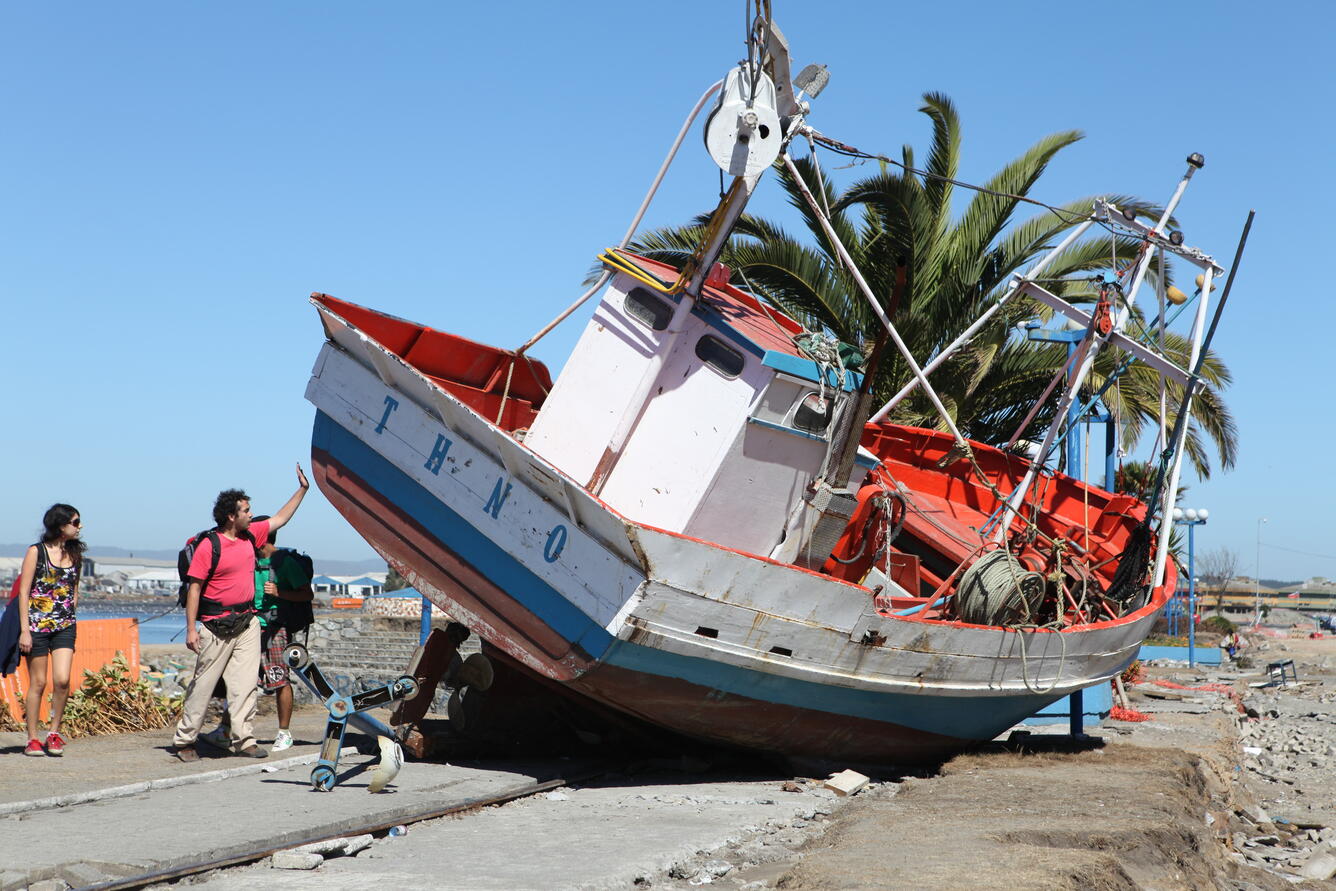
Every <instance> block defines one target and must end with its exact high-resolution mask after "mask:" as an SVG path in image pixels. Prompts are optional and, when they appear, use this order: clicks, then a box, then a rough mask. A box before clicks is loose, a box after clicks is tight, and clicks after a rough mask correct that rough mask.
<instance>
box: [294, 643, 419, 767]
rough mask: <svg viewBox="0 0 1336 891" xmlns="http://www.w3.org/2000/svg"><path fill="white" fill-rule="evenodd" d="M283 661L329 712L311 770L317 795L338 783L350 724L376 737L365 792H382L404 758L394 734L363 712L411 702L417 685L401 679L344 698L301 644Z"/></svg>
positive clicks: (406, 677)
mask: <svg viewBox="0 0 1336 891" xmlns="http://www.w3.org/2000/svg"><path fill="white" fill-rule="evenodd" d="M283 660H284V661H285V662H286V663H287V664H288V667H289V668H291V669H292V670H293V672H294V673H295V674H296V675H297V677H298V678H300V679H301V681H302V683H304V684H305V685H306V686H307V688H308V689H309V690H310V691H311V692H312V693H314V694H315V696H316V698H317V699H319V700H321V701H322V702H323V703H324V705H325V708H326V709H327V710H328V711H329V723H327V724H326V725H325V738H324V741H323V742H322V743H321V744H320V759H319V760H318V761H317V762H316V764H315V767H314V768H313V769H312V770H311V786H312V787H313V788H314V789H316V790H317V791H320V792H328V791H330V790H331V789H333V788H334V784H335V783H336V782H337V781H338V767H339V752H340V751H341V750H342V748H343V735H344V733H345V732H346V731H347V729H348V724H350V723H352V724H355V725H356V726H357V727H358V729H360V730H363V731H365V732H367V733H369V734H371V735H373V736H375V737H376V739H377V741H378V742H379V744H380V764H378V765H377V766H376V768H375V770H374V771H373V773H372V776H371V783H370V785H369V786H368V787H367V789H368V791H371V792H379V791H380V790H381V789H384V788H385V786H386V785H388V784H389V783H390V781H391V780H393V779H394V778H395V777H396V776H397V775H398V773H399V769H400V768H401V767H403V763H404V754H403V750H402V749H401V748H400V747H399V743H398V741H397V740H396V739H395V736H394V731H393V730H391V729H390V728H389V727H387V726H385V725H384V724H382V723H381V722H380V721H378V720H376V719H375V718H373V717H371V715H369V714H366V712H367V711H368V710H369V709H373V708H379V707H381V706H385V705H390V704H392V703H396V702H401V701H403V700H408V699H412V698H413V697H415V696H417V694H418V689H419V687H418V682H417V681H416V680H415V679H414V678H412V677H409V676H408V675H404V676H403V677H401V678H399V679H398V680H396V681H391V682H390V683H388V684H384V685H382V686H380V687H375V688H373V689H370V690H364V691H362V692H361V693H354V694H353V695H351V696H344V695H343V694H342V693H340V692H339V691H338V690H336V689H334V687H333V685H332V684H330V682H329V681H328V680H327V679H326V678H325V675H324V673H323V672H321V671H320V666H318V665H316V664H315V662H314V661H313V660H312V659H311V654H310V652H309V651H307V649H306V647H304V646H302V645H301V644H292V645H291V646H289V647H288V648H287V649H285V650H284V651H283Z"/></svg>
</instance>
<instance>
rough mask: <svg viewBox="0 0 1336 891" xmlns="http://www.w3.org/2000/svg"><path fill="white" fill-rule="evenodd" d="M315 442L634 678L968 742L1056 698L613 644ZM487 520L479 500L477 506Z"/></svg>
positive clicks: (438, 515)
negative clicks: (855, 685) (674, 681)
mask: <svg viewBox="0 0 1336 891" xmlns="http://www.w3.org/2000/svg"><path fill="white" fill-rule="evenodd" d="M312 443H313V445H315V446H316V447H317V448H319V449H322V450H324V451H326V452H328V453H329V454H330V456H331V457H333V458H334V459H335V460H336V461H338V462H339V463H340V464H342V465H343V466H345V467H346V468H348V470H349V471H351V472H353V473H355V474H357V475H358V476H359V477H361V478H362V479H363V480H365V481H366V482H367V483H368V484H369V485H371V486H372V487H373V488H375V489H376V490H377V491H379V492H380V493H382V494H383V495H385V496H386V497H387V498H388V499H389V500H390V501H391V502H392V503H394V504H395V505H397V506H398V508H399V509H400V510H402V511H403V512H404V513H405V514H406V515H408V516H410V517H412V518H413V520H414V521H415V522H416V523H418V524H419V525H420V526H422V527H423V528H425V529H426V530H427V531H428V532H429V533H430V534H431V535H432V536H434V537H435V538H436V539H437V540H438V541H440V542H441V543H442V544H443V545H445V546H446V547H448V548H449V549H450V550H451V551H453V552H455V553H456V554H458V555H459V556H460V557H461V558H462V559H464V560H466V561H467V562H468V563H469V564H470V565H471V566H473V567H474V568H475V569H477V570H478V571H479V572H480V573H482V574H483V575H485V576H487V577H488V578H489V579H491V580H492V581H493V582H494V583H495V584H496V585H497V586H498V587H500V588H502V589H503V590H505V591H507V592H509V593H510V595H511V596H512V597H514V598H515V599H516V601H517V602H519V603H520V604H522V605H523V606H524V607H525V608H526V609H528V610H529V611H530V612H531V613H532V614H533V615H534V616H535V617H536V618H538V619H539V620H541V621H542V622H544V623H545V624H547V625H548V626H549V627H550V628H552V629H553V630H554V631H555V632H556V633H558V634H560V635H561V636H562V637H563V638H565V639H566V640H567V641H574V642H575V644H576V646H579V647H581V648H582V649H583V650H584V651H585V652H586V653H588V654H589V655H590V656H591V657H593V658H595V659H601V660H604V661H606V662H607V663H608V664H610V665H616V666H618V667H620V668H624V669H627V670H629V671H634V672H639V673H643V674H647V675H652V676H658V677H666V678H678V679H681V680H684V681H687V682H688V683H691V684H695V685H698V686H700V687H703V688H705V689H707V690H720V691H723V692H725V693H731V694H734V695H737V696H743V697H746V698H748V699H753V700H757V701H759V702H772V703H777V704H780V705H786V706H790V707H793V708H799V709H807V710H811V711H817V712H826V713H830V714H836V715H846V716H850V717H857V718H865V719H868V720H873V721H880V722H885V723H888V724H894V725H900V726H903V727H909V728H912V729H915V730H920V731H923V732H926V733H934V734H939V735H942V736H948V737H953V738H956V739H962V740H978V739H991V738H992V737H993V736H996V735H997V733H999V732H1001V731H1002V730H1004V729H1006V728H1007V727H1010V726H1011V725H1012V724H1015V723H1016V722H1018V721H1020V720H1021V719H1023V718H1025V717H1028V716H1029V715H1032V714H1034V713H1035V712H1037V711H1038V710H1039V709H1041V708H1043V707H1044V706H1046V705H1048V704H1049V703H1051V702H1054V701H1056V699H1058V698H1060V697H1055V696H1045V695H1041V694H1026V695H1022V696H969V697H964V696H934V695H931V694H925V695H913V694H901V693H886V692H873V691H867V690H855V689H850V688H847V687H836V686H832V685H827V684H819V683H814V682H811V681H801V680H796V679H793V678H787V677H782V676H779V675H774V674H769V673H766V672H761V671H756V670H753V669H748V668H740V667H736V666H731V665H726V664H723V663H720V662H716V661H713V660H710V659H704V658H697V657H691V656H683V655H679V654H675V653H668V652H664V651H662V650H656V649H653V648H650V647H645V646H642V645H640V644H633V643H628V642H625V641H618V640H615V639H614V638H613V637H612V636H611V635H609V634H608V633H607V631H606V630H605V629H604V628H603V627H602V626H599V625H596V624H594V622H593V621H592V620H591V619H589V617H587V616H585V615H584V613H582V612H580V610H579V609H577V608H576V607H575V606H574V605H572V604H571V603H570V602H569V601H567V600H566V599H565V598H564V597H562V595H561V594H560V593H559V592H558V591H557V590H556V589H555V588H553V587H552V586H550V585H549V584H547V583H546V582H544V581H543V580H542V579H541V578H539V577H538V576H536V575H534V574H533V573H532V572H530V571H529V570H528V569H527V568H525V567H524V566H523V564H521V563H519V562H518V561H517V560H516V559H515V558H514V557H512V556H511V555H510V554H508V553H507V552H506V551H504V550H503V549H502V548H501V547H499V546H498V545H496V544H494V543H493V542H492V541H491V540H490V539H488V538H487V537H486V536H484V535H483V534H482V533H481V532H479V531H478V529H477V528H476V527H475V526H474V525H473V524H472V523H470V522H469V521H468V520H466V519H465V518H464V517H462V516H460V515H459V514H457V513H455V512H454V511H453V510H451V509H450V508H448V507H447V506H445V505H444V504H442V503H441V502H440V500H439V499H437V498H436V497H435V496H434V495H432V494H431V493H430V492H428V491H427V490H426V489H424V488H423V487H422V486H421V485H420V484H419V483H418V482H417V481H416V480H414V479H413V478H412V477H410V476H408V475H407V474H405V473H404V472H403V471H401V470H399V468H397V467H395V466H394V464H392V463H391V462H390V461H388V460H387V459H386V458H385V457H384V456H382V455H380V454H379V453H378V452H376V451H375V450H374V449H372V448H370V447H369V446H367V445H366V444H365V443H363V442H362V441H361V440H359V439H358V438H357V437H356V436H354V435H353V434H351V433H349V432H348V431H347V430H345V429H344V428H343V427H341V426H339V424H338V423H337V422H336V421H334V420H333V419H332V418H330V417H329V416H328V415H326V414H324V413H323V412H319V411H317V412H316V419H315V429H314V433H313V436H312ZM478 510H479V515H480V516H481V515H482V512H483V507H482V504H481V502H480V503H479V506H478Z"/></svg>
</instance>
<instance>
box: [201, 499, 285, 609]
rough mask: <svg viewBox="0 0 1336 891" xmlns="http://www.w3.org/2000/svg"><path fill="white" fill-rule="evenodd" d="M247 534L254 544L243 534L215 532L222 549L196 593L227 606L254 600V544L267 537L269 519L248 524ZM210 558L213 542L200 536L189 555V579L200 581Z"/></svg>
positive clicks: (227, 607) (261, 545) (240, 605)
mask: <svg viewBox="0 0 1336 891" xmlns="http://www.w3.org/2000/svg"><path fill="white" fill-rule="evenodd" d="M250 534H251V535H252V536H253V537H254V538H255V545H254V547H252V546H251V543H250V542H249V541H247V540H246V539H244V538H235V539H229V538H228V537H227V536H226V535H223V534H222V533H221V532H220V533H218V543H219V544H220V545H221V546H222V551H221V553H220V554H219V555H218V570H217V571H216V572H214V574H213V578H211V579H209V584H208V585H207V586H205V588H204V591H203V592H202V593H201V594H200V597H201V598H203V599H206V600H212V601H214V602H216V603H218V604H219V605H220V606H223V607H224V608H226V609H229V610H235V609H240V608H242V607H248V606H250V605H252V604H253V603H255V548H257V547H263V546H264V543H265V542H266V541H268V540H269V521H268V520H259V521H257V522H254V523H251V524H250ZM212 561H213V544H212V543H211V542H210V541H209V539H208V538H201V539H200V542H199V545H198V546H197V547H196V548H195V555H194V556H193V557H191V558H190V571H189V572H188V575H189V576H190V577H191V578H192V579H198V580H199V581H204V579H205V578H207V577H208V575H209V564H210V563H211V562H212Z"/></svg>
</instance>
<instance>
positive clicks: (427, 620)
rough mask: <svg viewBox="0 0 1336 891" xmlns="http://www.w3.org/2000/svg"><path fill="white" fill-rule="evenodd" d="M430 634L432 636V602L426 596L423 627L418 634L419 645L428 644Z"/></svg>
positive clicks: (423, 603)
mask: <svg viewBox="0 0 1336 891" xmlns="http://www.w3.org/2000/svg"><path fill="white" fill-rule="evenodd" d="M429 634H431V601H430V600H428V599H427V598H426V596H425V595H424V596H423V598H422V627H421V629H420V630H419V632H418V643H419V644H424V643H426V642H427V635H429Z"/></svg>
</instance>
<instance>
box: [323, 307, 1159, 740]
mask: <svg viewBox="0 0 1336 891" xmlns="http://www.w3.org/2000/svg"><path fill="white" fill-rule="evenodd" d="M317 307H318V308H319V309H320V310H321V314H322V318H323V321H324V324H325V328H326V332H327V334H328V335H329V336H330V339H331V342H330V343H328V344H326V346H325V347H324V349H323V350H322V352H321V355H320V358H319V359H318V360H317V363H316V367H315V370H314V373H313V377H312V379H311V382H310V385H309V386H308V390H307V397H308V399H309V400H310V401H311V402H313V403H314V404H315V406H316V408H317V413H316V419H315V425H314V431H313V437H312V446H313V450H312V451H313V454H312V463H313V466H314V467H315V475H316V479H317V482H318V484H319V485H320V487H321V489H322V491H323V492H324V493H325V494H326V496H327V497H329V499H330V501H331V502H332V503H333V504H334V505H335V506H336V508H337V509H338V510H339V511H340V512H341V513H342V514H343V515H344V516H345V517H346V518H347V519H348V520H349V521H350V522H351V523H352V525H353V526H354V527H355V528H357V529H358V531H359V532H360V533H361V534H362V535H363V536H364V537H365V538H366V539H367V541H368V542H370V543H371V544H372V546H373V547H375V548H376V550H377V551H378V552H379V553H380V554H381V555H382V556H384V557H385V559H386V560H387V561H388V562H389V563H390V564H391V565H393V566H394V567H395V568H396V569H398V570H399V571H400V572H401V573H403V575H404V576H405V577H406V578H407V579H409V580H410V581H411V582H412V583H413V584H414V585H415V586H416V587H417V588H418V590H420V591H422V592H423V593H424V594H426V595H427V596H429V597H430V598H431V599H432V600H433V602H435V603H437V604H438V605H439V606H440V607H441V608H443V609H444V610H445V611H447V612H448V613H449V614H450V615H452V616H453V617H455V618H456V619H458V620H459V621H461V622H464V623H465V624H466V625H468V626H469V627H470V628H471V629H472V630H473V631H474V632H475V633H477V634H479V635H480V636H481V637H482V638H484V639H485V640H487V641H489V642H490V643H491V644H493V645H495V646H496V647H498V648H499V649H501V650H502V651H504V652H505V653H507V654H508V655H509V656H511V657H512V658H514V659H515V660H516V661H517V662H518V663H520V664H521V665H523V666H524V667H525V668H527V669H528V670H530V671H533V672H535V673H537V674H539V675H541V676H543V677H545V678H548V679H550V680H552V681H555V682H557V683H561V684H564V685H566V686H567V687H568V688H569V689H570V690H572V691H573V692H576V693H577V694H579V695H581V696H586V697H588V698H590V699H591V700H594V701H597V702H599V703H602V704H604V705H607V706H610V707H612V708H614V709H617V710H619V711H620V712H622V713H625V714H628V715H632V716H635V717H637V718H640V719H643V720H645V721H648V722H651V723H654V724H657V725H660V726H663V727H666V728H669V729H672V730H675V731H679V732H682V733H686V734H689V735H692V736H696V737H700V738H704V739H709V740H714V741H719V742H723V743H728V744H731V745H736V746H743V747H747V748H751V749H757V750H762V751H767V752H774V753H778V754H783V755H790V756H803V757H812V758H823V759H836V760H845V761H849V762H859V763H864V764H877V763H880V764H888V763H913V762H930V761H935V760H939V759H941V758H943V757H946V756H949V755H950V754H951V753H953V752H955V751H958V750H960V749H963V748H966V747H968V746H970V745H972V744H975V743H977V742H979V741H983V740H988V739H991V738H993V737H995V736H996V735H997V734H998V733H1000V732H1002V731H1004V730H1005V729H1006V728H1007V727H1009V726H1011V725H1012V724H1014V723H1015V722H1017V721H1018V720H1021V719H1023V718H1025V717H1026V716H1028V715H1031V714H1033V713H1034V712H1036V711H1038V710H1039V709H1040V708H1042V707H1044V706H1046V705H1048V704H1049V703H1051V702H1053V701H1055V700H1057V699H1059V698H1061V697H1063V696H1066V695H1068V694H1069V693H1071V692H1074V691H1075V690H1078V689H1081V688H1083V687H1085V686H1089V685H1091V684H1096V683H1100V682H1104V681H1107V680H1108V679H1109V678H1111V677H1113V676H1114V675H1116V674H1117V673H1119V672H1120V671H1122V669H1123V668H1125V667H1126V665H1127V664H1129V663H1130V662H1131V661H1132V659H1133V658H1135V655H1136V652H1137V648H1138V646H1139V644H1140V642H1141V640H1142V639H1143V638H1144V637H1145V635H1146V633H1147V631H1148V630H1149V627H1150V623H1151V622H1152V621H1153V620H1154V617H1155V616H1156V615H1157V614H1158V611H1159V609H1160V608H1161V607H1162V605H1163V600H1164V592H1163V591H1160V592H1157V594H1156V596H1155V597H1154V598H1153V599H1152V601H1151V603H1149V604H1147V606H1145V607H1144V608H1142V609H1141V610H1138V611H1137V612H1135V613H1133V614H1131V615H1129V616H1126V617H1124V618H1122V619H1120V620H1118V621H1111V622H1105V623H1099V624H1097V625H1090V626H1086V627H1084V628H1077V629H1069V630H1066V631H1064V632H1062V633H1056V632H1052V631H1045V630H1037V631H1015V630H1009V629H1002V628H994V627H984V626H972V625H966V624H964V623H959V622H941V621H931V620H921V619H916V618H914V617H887V616H883V615H880V614H878V613H877V611H876V610H875V608H874V604H873V601H872V598H871V592H869V591H868V589H866V588H863V587H861V586H859V585H855V584H852V583H849V582H844V581H841V580H838V579H833V578H831V577H829V576H826V575H821V574H818V573H814V572H809V571H807V570H803V569H799V568H796V567H793V566H789V565H786V564H781V563H777V562H774V561H771V560H768V559H765V558H762V557H758V556H755V555H750V554H744V553H740V552H737V551H732V550H730V549H728V548H724V547H720V546H718V545H715V544H712V543H710V542H704V541H698V540H694V539H690V538H687V537H685V536H682V535H677V534H674V533H670V532H664V531H662V530H657V529H653V528H650V527H647V526H644V525H641V524H637V523H634V522H631V521H628V520H627V519H625V518H623V517H621V516H619V515H618V514H617V513H616V512H614V511H612V510H611V509H610V508H608V507H607V506H606V505H604V504H602V503H601V502H599V501H598V500H597V499H596V498H594V497H593V496H591V495H590V494H589V493H588V492H587V491H585V490H584V489H582V488H581V487H580V486H579V485H578V484H576V483H575V482H574V481H572V480H570V479H568V478H566V477H565V476H564V475H563V474H562V473H561V472H560V471H559V470H558V469H556V468H555V467H553V466H551V465H550V464H548V463H547V462H545V461H544V460H543V459H542V458H541V457H540V456H538V455H536V454H534V453H533V452H532V451H531V450H528V449H526V448H525V447H524V445H523V444H522V443H520V442H517V441H516V440H515V439H514V438H512V437H511V436H509V435H508V434H507V433H506V432H504V431H503V430H501V429H499V428H498V427H497V426H495V425H494V424H492V423H491V422H489V421H488V420H487V419H485V418H483V417H482V416H481V415H479V414H478V413H477V412H475V411H474V410H472V409H471V408H470V407H469V406H468V405H466V404H465V403H464V402H463V401H461V399H459V398H457V397H456V396H455V395H454V394H452V393H450V392H447V391H446V390H444V389H443V388H441V387H440V386H439V385H438V384H437V383H435V382H434V381H433V380H431V379H430V378H429V377H427V376H426V375H424V374H422V373H421V372H420V371H419V370H418V369H416V368H415V367H414V366H413V365H411V364H409V363H408V362H405V361H404V360H402V359H401V358H399V356H397V355H396V354H395V353H394V352H392V351H390V350H387V349H386V348H384V347H383V346H382V345H381V344H379V343H378V342H377V341H376V340H374V339H372V338H371V337H368V336H367V335H366V334H365V333H363V332H362V331H360V330H359V329H358V328H357V327H356V326H354V325H352V324H350V323H348V322H347V321H346V320H344V319H342V318H341V317H340V316H339V315H338V314H337V313H335V312H334V311H332V310H331V309H329V308H328V307H325V306H321V305H320V304H319V303H317ZM1166 589H1168V590H1171V589H1172V582H1170V584H1168V585H1166Z"/></svg>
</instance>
